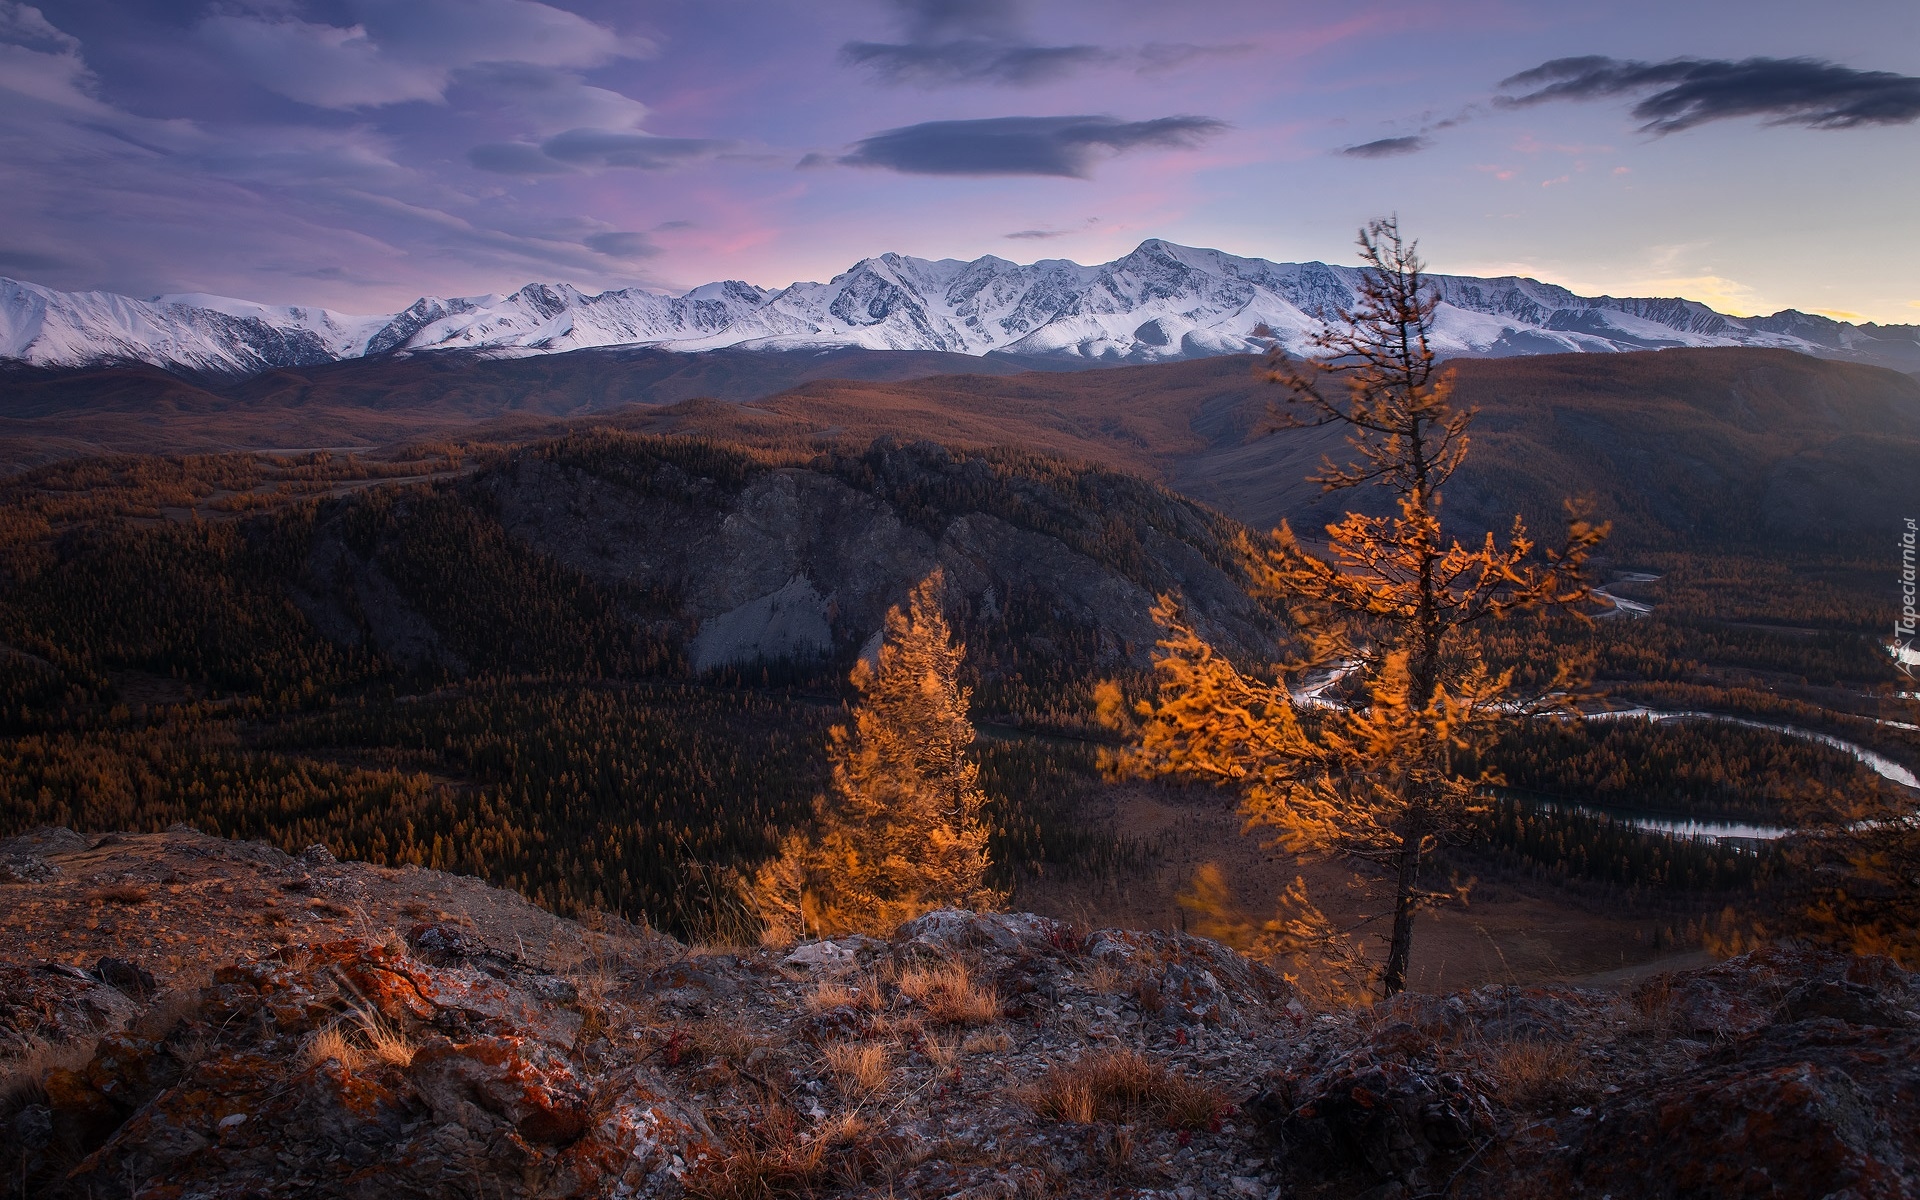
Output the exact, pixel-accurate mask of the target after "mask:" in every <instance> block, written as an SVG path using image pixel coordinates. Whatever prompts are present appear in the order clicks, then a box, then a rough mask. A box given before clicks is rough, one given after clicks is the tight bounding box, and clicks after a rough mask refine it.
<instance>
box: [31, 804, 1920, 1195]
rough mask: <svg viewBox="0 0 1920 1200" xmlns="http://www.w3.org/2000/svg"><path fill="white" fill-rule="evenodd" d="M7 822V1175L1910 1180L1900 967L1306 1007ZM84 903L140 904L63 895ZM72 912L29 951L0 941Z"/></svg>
mask: <svg viewBox="0 0 1920 1200" xmlns="http://www.w3.org/2000/svg"><path fill="white" fill-rule="evenodd" d="M36 845H37V847H38V848H37V849H36V848H35V847H34V846H28V845H25V844H9V845H7V846H5V847H4V849H5V850H6V851H7V852H8V853H10V854H13V855H14V856H15V857H17V858H23V857H32V858H35V859H37V860H39V861H40V862H43V863H45V864H46V868H45V869H42V868H40V867H31V868H30V869H28V870H27V871H23V872H18V873H17V874H18V876H19V877H18V878H16V881H15V882H11V883H7V884H4V885H0V889H4V890H0V939H4V940H3V941H0V945H4V946H6V947H7V950H8V957H7V958H6V959H4V960H0V1040H4V1050H3V1051H0V1054H3V1055H4V1057H6V1058H8V1059H11V1060H12V1061H13V1062H14V1064H15V1066H14V1068H13V1069H12V1071H11V1074H10V1076H8V1077H7V1078H8V1079H9V1080H10V1082H8V1083H7V1084H6V1086H5V1088H4V1090H0V1154H4V1156H5V1160H4V1161H3V1162H0V1170H4V1172H5V1176H6V1179H7V1181H8V1182H7V1184H6V1186H7V1188H8V1189H10V1193H11V1194H31V1195H46V1196H52V1197H69V1196H70V1197H81V1196H88V1197H100V1198H102V1200H105V1198H109V1197H131V1196H135V1195H138V1196H140V1197H161V1198H165V1197H179V1198H185V1197H199V1196H223V1197H239V1196H249V1195H257V1196H294V1195H304V1196H349V1197H353V1196H367V1197H379V1198H380V1200H387V1198H388V1197H396V1196H409V1197H414V1196H427V1197H437V1196H447V1197H452V1196H473V1195H484V1196H503V1197H504V1196H514V1197H562V1196H659V1197H679V1196H692V1197H710V1198H720V1197H748V1196H754V1197H762V1196H789V1195H790V1196H803V1195H810V1196H874V1197H879V1196H892V1197H904V1196H966V1197H972V1198H975V1200H985V1198H987V1197H1008V1198H1012V1197H1039V1196H1064V1197H1080V1196H1087V1197H1093V1196H1139V1197H1144V1196H1157V1197H1174V1198H1178V1200H1194V1198H1196V1197H1203V1196H1205V1197H1211V1196H1247V1197H1259V1198H1261V1200H1279V1198H1280V1197H1287V1196H1294V1197H1302V1198H1307V1197H1321V1196H1325V1197H1333V1196H1342V1197H1345V1196H1368V1197H1371V1198H1373V1200H1392V1198H1395V1197H1398V1198H1401V1200H1409V1198H1411V1197H1415V1196H1461V1197H1494V1196H1500V1197H1503V1198H1509V1200H1510V1198H1511V1197H1514V1196H1523V1195H1524V1196H1535V1195H1538V1196H1571V1197H1592V1198H1594V1200H1598V1198H1599V1197H1603V1196H1611V1197H1614V1200H1637V1198H1641V1197H1646V1198H1653V1197H1661V1198H1666V1197H1674V1198H1678V1197H1696V1196H1699V1197H1704V1196H1714V1197H1719V1196H1751V1197H1789V1196H1791V1197H1800V1196H1826V1195H1834V1196H1844V1197H1849V1198H1853V1200H1868V1198H1877V1197H1906V1196H1914V1195H1920V1121H1916V1117H1915V1114H1916V1112H1920V1066H1916V1063H1920V988H1917V987H1916V983H1915V979H1914V977H1913V976H1910V975H1908V974H1906V973H1905V972H1902V971H1900V970H1899V969H1898V968H1896V967H1895V966H1894V965H1893V964H1891V963H1889V962H1886V961H1884V960H1878V959H1869V958H1846V957H1839V956H1832V955H1821V954H1815V953H1811V952H1795V951H1781V950H1775V951H1766V952H1762V953H1758V954H1754V955H1751V956H1748V957H1746V958H1742V959H1736V960H1732V961H1730V962H1727V963H1723V964H1721V965H1719V966H1717V967H1714V968H1712V969H1709V970H1705V971H1696V972H1691V973H1688V974H1683V975H1675V976H1668V977H1664V978H1661V979H1657V980H1655V981H1654V982H1652V983H1649V984H1645V985H1642V986H1641V987H1640V988H1639V989H1638V990H1637V991H1634V992H1632V993H1631V994H1624V995H1623V994H1615V993H1610V992H1601V991H1589V990H1581V989H1576V988H1569V987H1490V988H1482V989H1479V990H1476V991H1472V992H1466V993H1461V994H1457V995H1453V996H1444V997H1436V996H1405V997H1401V998H1399V999H1397V1000H1395V1001H1393V1002H1391V1003H1388V1004H1383V1005H1381V1006H1379V1007H1377V1008H1375V1009H1372V1010H1370V1011H1361V1012H1350V1013H1338V1014H1314V1013H1310V1012H1309V1011H1308V1010H1307V1009H1306V1008H1304V1007H1303V1006H1302V1004H1301V1003H1300V1002H1299V1000H1298V999H1297V997H1296V996H1295V994H1294V992H1293V990H1292V989H1291V988H1290V987H1289V986H1288V985H1287V983H1286V982H1285V981H1284V980H1282V979H1280V978H1279V977H1277V976H1275V975H1274V974H1273V973H1272V972H1270V971H1268V970H1266V969H1265V968H1263V967H1261V966H1259V965H1257V964H1254V963H1250V962H1248V961H1247V960H1246V959H1244V958H1242V957H1241V956H1239V955H1237V954H1235V953H1233V952H1232V951H1230V950H1227V949H1225V948H1224V947H1221V946H1219V945H1217V944H1215V943H1212V942H1208V941H1205V940H1204V939H1199V938H1193V937H1188V936H1185V935H1179V934H1171V933H1164V932H1142V931H1130V930H1099V931H1091V932H1089V931H1084V930H1077V929H1074V928H1072V927H1070V926H1068V925H1066V924H1063V923H1061V922H1057V921H1053V920H1049V919H1046V918H1043V917H1036V916H1030V915H1018V914H1002V915H977V914H971V913H960V912H937V913H930V914H928V915H927V916H925V917H922V918H920V919H919V920H916V921H913V922H910V923H909V924H907V925H905V926H903V927H902V928H901V929H899V930H898V931H897V932H896V933H895V934H894V936H893V937H891V938H889V939H886V940H880V939H874V938H862V937H853V938H847V939H841V940H836V941H834V942H832V943H806V944H803V945H801V946H798V947H790V948H782V949H778V950H775V949H751V950H735V951H728V952H711V951H699V950H694V949H690V948H687V947H684V946H681V945H679V944H677V943H674V942H672V941H670V940H668V939H664V938H660V937H657V936H654V935H651V934H648V933H646V932H645V931H643V930H636V929H631V928H627V927H616V926H612V925H608V926H607V927H605V928H602V929H599V930H586V929H582V928H580V927H579V926H576V925H573V924H572V923H569V922H561V921H556V920H554V919H553V918H551V917H548V916H546V915H545V914H538V910H528V909H526V906H524V905H523V904H520V903H518V902H515V901H509V900H506V899H503V898H501V897H500V895H499V894H498V893H494V892H491V890H490V889H484V888H480V889H479V891H472V890H471V889H469V888H468V887H467V884H465V883H458V882H456V881H451V880H449V879H448V878H447V877H444V876H438V875H436V874H435V873H433V872H380V871H378V869H376V868H365V867H358V866H354V865H352V864H338V863H332V862H330V861H329V858H328V856H323V855H322V854H320V853H316V854H312V855H309V856H306V860H305V861H303V860H302V859H299V858H289V857H288V856H285V855H276V854H275V853H273V852H271V851H265V850H263V849H261V848H258V847H235V846H233V845H231V844H229V843H221V842H218V841H217V840H215V839H206V838H200V837H198V835H191V834H186V833H174V834H168V835H152V836H150V837H146V838H124V839H121V840H120V841H118V842H114V843H105V842H101V841H97V840H96V841H91V842H90V841H87V840H85V839H77V838H71V837H68V838H61V837H57V836H53V835H43V836H42V838H41V840H40V842H39V843H37V844H36ZM167 880H172V882H166V881H167ZM292 880H304V881H305V882H304V883H302V884H301V885H300V886H299V887H298V888H296V889H294V890H293V891H292V892H290V893H289V892H286V891H284V890H281V889H282V888H283V887H284V884H285V883H287V882H288V881H292ZM469 882H470V881H469ZM473 887H475V888H478V887H479V885H477V884H476V885H473ZM167 888H177V889H178V890H177V891H165V889H167ZM221 888H230V889H231V891H221V890H220V889H221ZM114 889H129V890H140V889H146V890H148V891H150V892H154V893H156V894H162V893H164V894H165V895H167V896H168V897H170V901H169V903H168V904H167V905H166V907H165V909H164V910H161V909H160V908H159V906H158V905H155V906H154V907H153V908H152V909H149V908H148V907H147V904H146V903H142V904H137V905H131V906H129V905H128V904H126V903H125V902H122V901H114V900H103V901H100V902H99V903H98V904H96V905H94V906H93V907H91V908H89V907H86V906H85V905H84V904H82V901H81V900H80V899H76V898H75V897H84V896H86V895H94V894H99V893H102V892H103V891H112V890H114ZM269 893H277V894H279V895H281V896H283V897H284V896H286V895H293V896H298V897H302V898H323V902H324V903H328V904H336V903H337V902H336V901H334V900H330V899H324V897H329V896H347V895H352V896H353V897H355V898H356V903H357V905H358V910H357V912H356V913H355V915H354V916H353V917H351V918H348V917H334V916H329V915H326V914H323V915H322V917H321V918H315V919H311V920H310V919H307V918H301V920H302V923H303V924H304V925H306V926H307V928H306V929H304V930H302V932H307V933H309V934H310V935H311V936H308V937H304V938H302V937H293V936H290V933H292V932H293V931H294V928H295V927H294V926H293V922H292V921H280V922H274V923H262V922H258V921H253V922H249V921H248V920H247V916H248V914H247V912H246V910H245V908H244V907H241V908H234V907H230V906H229V903H228V902H229V901H230V900H231V898H232V897H233V896H243V897H244V896H252V897H254V898H255V900H254V903H255V904H257V903H258V902H259V898H260V897H263V896H265V895H268V894H269ZM463 897H464V898H465V899H462V898H463ZM148 903H151V902H148ZM63 905H81V907H78V908H74V909H71V910H69V909H68V908H65V907H62V906H63ZM338 907H341V908H346V907H347V905H346V904H344V903H338ZM70 911H71V912H77V913H80V914H82V915H83V916H84V917H85V921H82V920H81V919H80V918H79V917H70V919H72V920H73V921H74V925H73V928H72V929H71V930H69V931H68V932H69V933H71V934H72V935H73V936H72V937H71V938H70V939H69V940H70V942H71V943H72V944H73V945H74V949H73V950H72V951H70V952H69V953H68V955H67V956H66V957H64V958H62V957H58V956H53V955H47V954H44V953H34V952H30V951H28V950H27V948H28V947H32V946H37V945H41V944H43V943H42V942H40V941H38V940H36V939H42V938H45V937H47V936H49V934H48V931H47V930H46V929H44V928H43V927H40V926H38V925H35V926H34V927H32V928H29V927H28V926H29V925H30V924H32V923H34V922H40V921H44V919H45V918H46V916H47V914H49V913H56V912H58V913H69V912H70ZM283 911H284V909H283ZM309 911H316V912H318V911H320V910H318V909H312V910H309ZM409 912H411V913H413V914H415V915H416V918H417V919H411V920H407V921H399V922H396V923H394V924H391V925H388V924H383V923H379V922H377V921H376V920H374V919H369V917H367V916H363V915H360V914H386V915H392V916H395V917H401V916H405V915H406V914H407V913H409ZM109 917H111V918H112V920H111V921H109V920H107V918H109ZM541 919H544V920H545V921H546V922H548V924H546V925H544V926H541V925H539V924H538V921H539V920H541ZM335 920H337V921H339V922H340V923H342V924H348V923H351V924H355V925H357V926H359V928H357V929H353V930H341V929H335V928H332V927H331V926H330V925H328V924H327V922H332V921H335ZM603 924H605V923H603ZM103 927H105V928H106V929H107V931H106V932H102V930H103ZM541 930H545V932H544V933H542V932H540V931H541ZM194 932H197V935H198V940H197V941H194V942H189V941H188V940H186V939H187V936H188V934H189V933H194ZM530 933H532V934H533V935H534V936H533V937H532V938H531V940H530V939H529V934H530ZM167 938H175V939H176V940H174V941H167V940H165V939H167ZM63 944H64V943H63ZM156 945H159V946H161V947H163V948H162V949H160V950H155V949H154V947H155V946H156ZM210 962H212V963H216V964H217V965H214V966H211V967H210V968H209V967H207V966H206V964H207V963H210Z"/></svg>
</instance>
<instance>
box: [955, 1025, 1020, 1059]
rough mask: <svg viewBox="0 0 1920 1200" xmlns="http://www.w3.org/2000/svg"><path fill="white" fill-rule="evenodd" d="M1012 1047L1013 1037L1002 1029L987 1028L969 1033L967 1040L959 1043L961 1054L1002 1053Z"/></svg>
mask: <svg viewBox="0 0 1920 1200" xmlns="http://www.w3.org/2000/svg"><path fill="white" fill-rule="evenodd" d="M1011 1049H1013V1039H1012V1038H1010V1037H1008V1036H1007V1033H1006V1030H1004V1029H987V1030H981V1031H980V1032H978V1033H970V1034H968V1035H967V1040H966V1041H964V1042H961V1043H960V1052H961V1053H963V1054H1004V1053H1006V1052H1007V1051H1008V1050H1011Z"/></svg>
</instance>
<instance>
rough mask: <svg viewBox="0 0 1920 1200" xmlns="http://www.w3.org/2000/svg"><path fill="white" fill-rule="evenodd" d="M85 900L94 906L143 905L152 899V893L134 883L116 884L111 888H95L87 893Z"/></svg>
mask: <svg viewBox="0 0 1920 1200" xmlns="http://www.w3.org/2000/svg"><path fill="white" fill-rule="evenodd" d="M87 899H89V900H92V901H93V902H94V903H96V904H125V905H128V906H132V905H135V904H145V903H146V902H147V901H149V900H151V899H153V893H152V892H150V891H148V890H147V889H146V888H143V887H141V886H140V885H139V884H135V883H116V884H114V885H113V886H111V887H103V888H97V889H95V890H94V891H92V892H90V893H88V895H87Z"/></svg>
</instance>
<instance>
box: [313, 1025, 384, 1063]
mask: <svg viewBox="0 0 1920 1200" xmlns="http://www.w3.org/2000/svg"><path fill="white" fill-rule="evenodd" d="M329 1059H331V1060H332V1061H334V1062H337V1063H339V1064H340V1065H341V1066H342V1067H345V1068H346V1069H347V1070H348V1071H349V1072H352V1071H358V1070H359V1069H360V1068H361V1067H363V1066H365V1065H366V1062H367V1055H366V1051H364V1050H362V1049H361V1048H360V1047H358V1046H356V1045H354V1044H353V1043H352V1042H351V1041H349V1040H348V1039H347V1035H346V1033H345V1032H344V1031H343V1030H342V1029H341V1028H340V1027H339V1026H338V1025H328V1026H326V1027H325V1028H323V1029H319V1030H316V1031H315V1032H314V1034H313V1036H311V1037H309V1038H308V1039H307V1044H306V1045H304V1046H302V1047H301V1048H300V1066H301V1067H302V1068H304V1069H306V1070H312V1069H313V1068H314V1067H317V1066H320V1065H321V1064H322V1063H325V1062H327V1061H328V1060H329Z"/></svg>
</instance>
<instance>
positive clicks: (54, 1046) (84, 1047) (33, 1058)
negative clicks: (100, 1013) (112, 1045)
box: [0, 1037, 100, 1113]
mask: <svg viewBox="0 0 1920 1200" xmlns="http://www.w3.org/2000/svg"><path fill="white" fill-rule="evenodd" d="M99 1040H100V1039H98V1038H93V1037H88V1038H75V1039H74V1040H73V1041H70V1042H50V1041H48V1040H47V1039H45V1038H40V1037H31V1038H28V1039H27V1040H26V1042H25V1044H24V1045H22V1046H21V1047H20V1050H19V1052H18V1053H16V1054H14V1055H12V1056H10V1057H9V1058H7V1059H5V1060H4V1061H0V1113H4V1112H8V1111H11V1110H12V1109H14V1108H17V1107H19V1106H20V1105H21V1104H32V1103H36V1102H38V1101H40V1100H43V1099H45V1098H46V1082H47V1074H48V1073H49V1072H51V1071H58V1070H66V1071H77V1070H79V1069H80V1068H81V1067H84V1066H86V1065H87V1062H88V1060H90V1059H91V1058H92V1057H93V1049H94V1047H95V1046H96V1045H97V1044H99Z"/></svg>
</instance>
